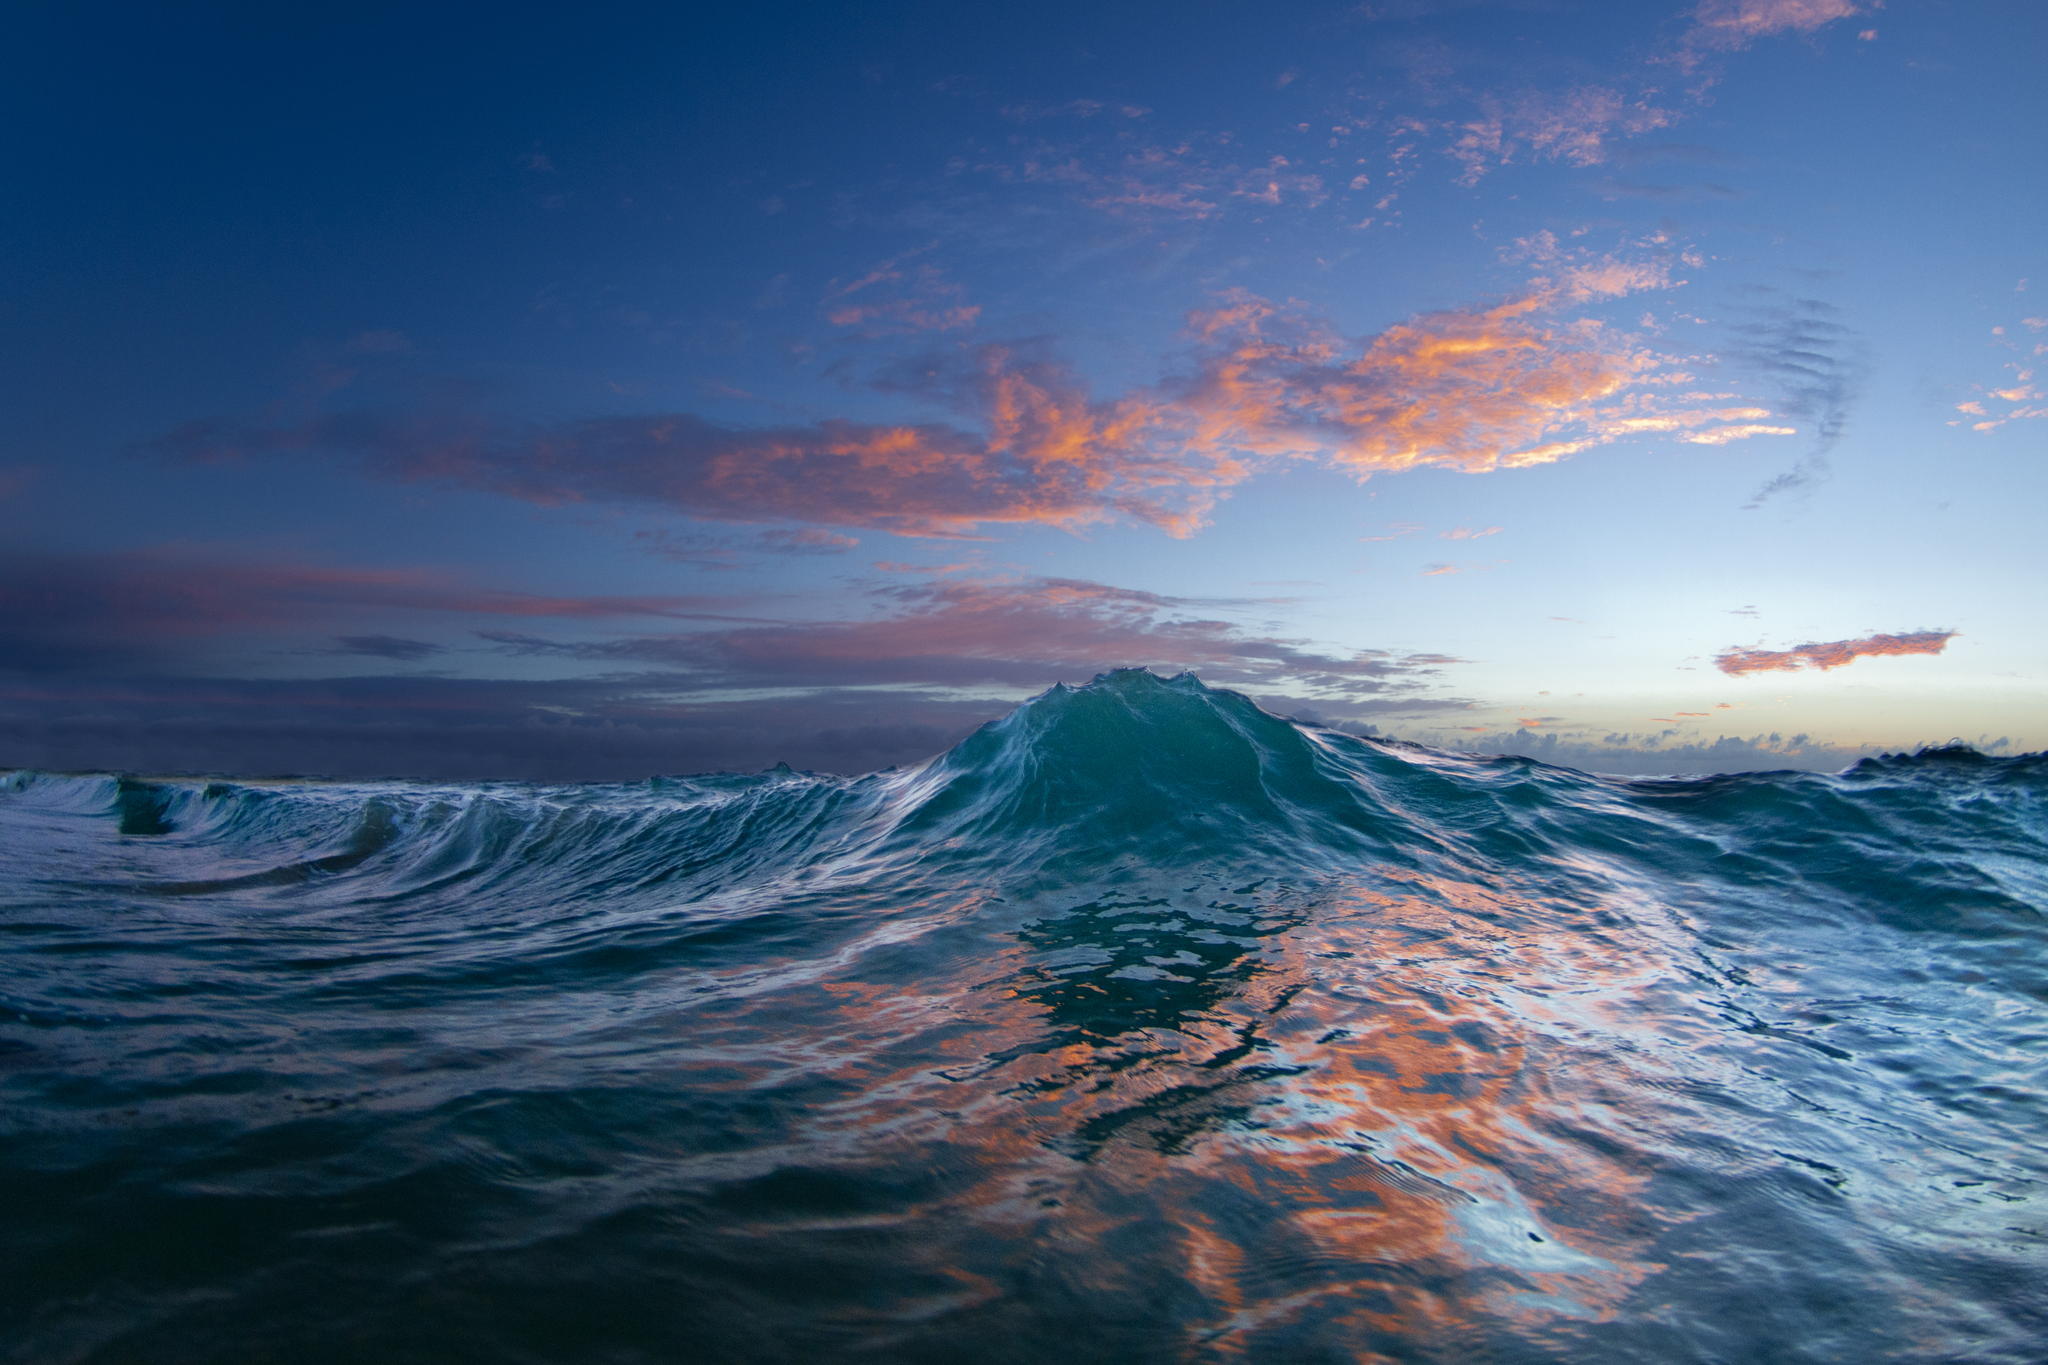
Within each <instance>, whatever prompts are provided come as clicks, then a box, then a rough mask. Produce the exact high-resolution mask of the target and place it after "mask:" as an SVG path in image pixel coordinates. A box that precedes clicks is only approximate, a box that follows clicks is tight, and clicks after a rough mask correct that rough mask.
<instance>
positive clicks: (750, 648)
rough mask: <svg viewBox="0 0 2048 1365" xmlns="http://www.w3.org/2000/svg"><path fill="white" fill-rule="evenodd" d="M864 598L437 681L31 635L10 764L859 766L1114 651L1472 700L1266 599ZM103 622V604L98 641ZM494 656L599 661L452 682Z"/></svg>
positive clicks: (4, 683)
mask: <svg viewBox="0 0 2048 1365" xmlns="http://www.w3.org/2000/svg"><path fill="white" fill-rule="evenodd" d="M116 595H118V594H116ZM370 595H371V596H373V597H376V596H377V593H376V592H375V591H374V589H373V591H372V592H371V594H370ZM350 600H353V594H351V595H350ZM379 600H381V598H380V599H379ZM868 604H869V606H870V609H871V611H872V614H871V615H869V616H868V617H866V618H865V619H853V620H847V619H844V618H839V619H817V620H804V621H789V622H756V623H753V624H737V625H704V626H700V627H698V628H695V629H689V630H676V631H673V632H669V633H662V634H638V635H627V636H617V637H613V638H608V639H588V638H583V639H557V638H551V637H549V636H545V635H541V634H536V633H534V632H533V631H531V630H528V629H505V628H495V629H493V628H486V629H481V630H477V631H475V633H473V634H472V635H470V636H469V637H468V638H469V640H470V641H471V642H472V643H471V644H470V645H469V647H467V648H461V649H456V648H446V647H443V648H441V650H440V652H441V653H443V654H445V655H446V656H447V657H448V658H449V659H451V660H455V659H460V660H461V661H462V664H463V668H462V669H450V670H447V671H445V672H443V673H440V674H437V675H433V676H426V677H423V676H420V675H417V674H403V675H394V676H381V677H362V676H348V677H341V678H318V677H273V678H242V679H233V678H223V677H220V676H219V675H218V673H217V672H208V671H206V669H205V665H206V663H207V661H208V659H209V657H210V656H209V655H208V653H207V652H206V651H205V650H203V649H199V648H198V647H197V644H196V643H195V642H194V641H192V640H190V639H188V638H184V637H180V638H177V639H172V640H167V641H163V642H160V643H163V644H166V645H171V646H182V647H181V648H166V649H155V650H137V649H133V648H130V649H127V650H125V651H108V652H103V653H101V654H99V655H96V656H94V657H91V658H86V659H73V660H72V661H71V663H72V665H73V666H72V667H70V668H68V669H62V670H57V672H59V673H60V674H61V676H52V670H51V669H50V668H48V667H43V668H36V667H32V666H25V665H24V663H23V661H22V659H21V657H20V651H19V650H18V649H17V648H14V646H15V645H16V644H17V643H18V635H19V632H15V637H17V638H9V639H8V641H7V652H6V655H5V657H6V658H7V660H8V662H9V663H10V664H11V665H12V667H11V668H8V669H0V734H4V735H5V736H6V737H7V738H6V743H5V746H4V750H0V763H13V764H28V765H37V766H57V767H65V768H91V767H104V766H109V765H117V766H120V767H122V768H125V769H129V770H134V769H138V768H158V769H172V770H188V771H189V770H201V771H239V772H247V773H255V772H281V771H283V772H309V771H311V772H327V773H334V774H339V775H358V776H362V775H377V774H406V775H413V776H424V777H486V776H503V777H525V778H552V779H565V780H566V779H577V778H621V777H640V776H645V775H646V774H647V773H649V772H651V771H670V772H676V771H685V772H687V771H704V770H706V769H711V768H730V767H740V768H759V767H761V766H764V765H765V764H767V763H770V762H773V761H775V760H776V759H787V760H789V761H791V762H794V763H798V764H800V765H803V766H815V767H823V768H830V769H834V770H839V771H862V770H866V769H869V768H873V767H877V766H880V765H881V764H884V763H895V762H905V761H909V760H913V759H917V758H922V757H925V756H927V755H929V754H931V753H935V752H937V751H938V750H940V749H942V748H944V747H945V746H946V745H947V744H949V743H951V742H952V741H953V740H955V739H958V738H959V737H960V736H961V735H963V734H964V733H966V731H967V730H968V729H971V728H972V726H973V725H974V724H976V723H979V722H980V721H982V720H987V719H990V718H992V717H993V716H995V715H998V714H1000V713H1001V712H1002V711H1003V710H1004V709H1006V708H1007V706H1008V705H1010V704H1012V703H1013V702H1014V701H1015V700H1016V699H1018V698H1019V697H1021V696H1022V695H1024V694H1026V693H1029V692H1034V691H1037V690H1040V689H1042V688H1044V687H1045V686H1047V685H1049V684H1050V683H1052V682H1053V681H1056V680H1061V679H1064V680H1066V681H1069V682H1080V681H1085V680H1086V679H1087V678H1089V677H1091V676H1093V675H1094V674H1095V673H1097V672H1100V671H1102V670H1103V669H1104V668H1107V667H1110V666H1112V665H1117V664H1145V665H1152V666H1155V667H1158V668H1161V669H1166V670H1173V669H1178V668H1182V667H1193V668H1196V669H1198V670H1199V671H1200V672H1201V673H1202V676H1203V677H1204V678H1206V679H1207V680H1209V681H1211V682H1215V683H1222V684H1226V685H1231V686H1237V687H1242V688H1245V689H1247V690H1250V691H1252V692H1253V693H1254V695H1256V696H1259V697H1260V698H1261V699H1262V700H1263V701H1264V702H1266V703H1267V704H1269V705H1271V706H1273V707H1275V708H1276V709H1278V710H1281V711H1283V712H1286V713H1292V714H1301V715H1305V716H1308V717H1310V718H1317V719H1323V718H1327V719H1331V720H1334V721H1338V722H1346V723H1357V722H1359V721H1361V720H1362V719H1363V718H1364V717H1367V716H1388V715H1420V714H1429V713H1433V712H1441V711H1450V710H1458V709H1462V708H1464V707H1466V706H1468V705H1470V703H1469V702H1467V701H1465V700H1463V699H1460V698H1457V697H1453V696H1447V695H1444V694H1443V693H1442V692H1441V691H1440V690H1439V687H1438V684H1439V682H1440V678H1441V672H1442V670H1443V669H1445V668H1446V667H1449V666H1451V665H1454V664H1456V663H1457V662H1459V661H1458V660H1457V659H1455V658H1452V657H1450V656H1448V655H1444V654H1439V653H1428V652H1400V651H1391V650H1356V651H1342V650H1330V649H1327V648H1322V647H1318V646H1316V645H1314V644H1312V643H1310V642H1307V641H1303V640H1299V639H1294V638H1291V637H1286V636H1281V635H1277V634H1274V633H1272V632H1271V631H1270V630H1269V629H1260V628H1257V627H1252V626H1247V625H1244V624H1241V623H1239V622H1237V621H1234V620H1230V619H1225V614H1226V613H1229V614H1241V613H1243V612H1244V611H1246V610H1251V609H1258V608H1262V607H1265V606H1269V605H1271V604H1270V603H1268V602H1263V601H1238V600H1233V601H1207V600H1201V599H1192V598H1180V597H1172V596H1166V595H1163V594H1158V593H1150V592H1144V591H1139V590H1135V589H1127V588H1117V587H1113V586H1110V585H1106V584H1101V583H1094V582H1088V581H1084V580H1078V579H1056V578H1006V579H964V578H951V579H946V580H943V581H932V582H918V583H911V584H893V585H885V586H878V587H874V588H872V589H870V591H869V597H868ZM145 605H146V604H136V606H137V610H140V609H141V608H142V607H143V606H145ZM258 614H259V616H261V618H262V619H263V620H264V621H265V622H267V623H268V626H269V629H270V631H271V633H272V634H273V635H275V634H278V633H281V632H284V631H287V630H290V629H293V628H296V627H299V626H301V625H303V624H304V622H303V621H302V620H299V619H293V620H290V621H283V620H278V619H275V618H274V617H273V615H272V613H271V612H270V609H269V608H268V607H267V606H265V607H262V608H261V609H260V610H259V612H258ZM4 624H6V623H5V622H0V625H4ZM109 624H110V621H109V613H108V612H107V611H105V610H102V611H101V612H100V614H99V617H98V619H97V620H96V621H93V622H91V623H89V628H88V630H87V634H88V635H98V634H100V633H103V632H105V631H106V630H107V629H108V627H109ZM472 624H473V625H474V624H479V623H472ZM333 638H335V640H336V643H337V644H338V645H339V646H340V649H339V650H338V651H335V650H328V651H305V650H299V651H291V652H290V653H289V655H288V656H286V655H281V657H294V658H297V659H301V660H303V659H308V658H311V657H313V655H314V654H315V653H335V652H345V653H350V654H356V655H360V656H363V657H367V658H385V659H390V660H392V661H394V662H401V663H411V662H415V661H416V660H417V659H419V658H423V657H426V656H427V655H429V654H433V653H435V652H436V645H435V644H433V643H432V642H430V641H427V640H416V639H412V638H410V637H407V636H398V635H381V634H354V635H343V636H338V637H333ZM45 643H47V641H45ZM479 645H481V646H482V648H479V647H478V646H479ZM490 652H495V653H497V654H499V655H501V656H504V655H510V656H518V657H524V658H531V659H537V660H545V661H548V662H549V663H550V664H551V665H553V666H554V668H553V669H551V670H550V671H559V669H560V668H561V666H564V665H576V664H581V665H586V666H588V667H589V668H590V669H591V670H592V671H591V672H590V673H589V674H588V675H586V676H572V677H557V678H540V679H536V678H532V677H521V678H483V677H471V676H458V674H459V673H461V672H463V671H465V670H467V669H473V668H475V667H477V666H478V664H479V662H480V661H482V660H484V659H486V658H487V656H488V654H489V653H490ZM47 662H48V661H47V660H45V663H47Z"/></svg>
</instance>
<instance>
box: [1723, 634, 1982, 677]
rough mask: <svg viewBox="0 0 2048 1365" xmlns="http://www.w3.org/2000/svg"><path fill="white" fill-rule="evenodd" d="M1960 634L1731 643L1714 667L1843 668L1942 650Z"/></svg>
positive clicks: (1738, 671) (1736, 670) (1735, 670)
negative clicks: (1778, 644)
mask: <svg viewBox="0 0 2048 1365" xmlns="http://www.w3.org/2000/svg"><path fill="white" fill-rule="evenodd" d="M1956 635H1957V632H1956V631H1953V630H1913V631H1905V632H1903V633H1900V634H1896V635H1866V636H1864V637H1863V638H1861V639H1857V640H1829V641H1826V642H1824V643H1816V644H1805V645H1794V646H1792V647H1791V648H1790V649H1744V648H1742V647H1740V646H1731V647H1730V648H1728V649H1724V650H1722V651H1721V652H1720V653H1719V654H1717V655H1715V656H1714V667H1716V668H1718V669H1720V670H1721V671H1722V672H1723V673H1727V674H1729V675H1731V676H1734V677H1740V676H1742V675H1744V674H1747V673H1768V672H1787V673H1789V672H1795V671H1797V670H1799V669H1802V668H1808V667H1812V668H1818V669H1823V670H1825V669H1830V668H1841V667H1842V666H1844V665H1845V664H1852V663H1854V662H1856V660H1858V659H1863V658H1874V657H1877V656H1880V655H1887V654H1939V653H1941V652H1942V650H1944V649H1945V648H1947V647H1948V642H1949V641H1950V640H1953V639H1954V638H1955V637H1956Z"/></svg>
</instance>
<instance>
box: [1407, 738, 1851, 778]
mask: <svg viewBox="0 0 2048 1365" xmlns="http://www.w3.org/2000/svg"><path fill="white" fill-rule="evenodd" d="M1467 728H1468V729H1469V728H1470V727H1467ZM1482 728H1483V727H1482ZM1677 733H1679V732H1677V731H1673V730H1665V731H1661V732H1657V731H1653V732H1650V733H1634V732H1617V733H1612V734H1607V735H1600V736H1589V735H1585V734H1581V733H1574V732H1570V731H1557V730H1532V729H1520V728H1517V729H1514V730H1503V731H1496V732H1494V733H1491V734H1487V735H1484V736H1483V737H1480V738H1476V739H1475V738H1471V737H1470V736H1469V735H1466V734H1463V733H1460V732H1459V731H1450V732H1438V733H1434V734H1430V735H1427V736H1426V737H1425V738H1426V741H1427V742H1431V743H1437V744H1442V745H1444V746H1445V747H1447V748H1454V749H1463V750H1466V751H1468V752H1473V753H1480V754H1515V755H1519V756H1522V757H1525V758H1534V759H1538V760H1540V761H1542V762H1544V763H1555V764H1560V765H1563V766H1565V767H1571V768H1580V769H1583V770H1585V771H1587V772H1596V773H1619V774H1633V775H1641V776H1672V775H1677V774H1682V773H1689V774H1701V773H1733V772H1756V771H1779V770H1783V769H1787V768H1797V769H1804V770H1807V771H1811V772H1839V771H1841V770H1842V769H1843V768H1846V767H1848V766H1849V765H1850V764H1852V763H1854V762H1856V761H1857V760H1858V759H1860V758H1866V757H1869V756H1870V755H1872V754H1876V753H1880V752H1883V750H1882V749H1880V748H1878V747H1876V746H1869V745H1864V746H1858V747H1847V746H1841V745H1833V744H1827V743H1823V742H1821V741H1818V740H1815V739H1814V738H1813V737H1812V736H1810V735H1803V734H1799V735H1790V736H1787V735H1783V734H1775V733H1773V734H1756V735H1746V736H1745V735H1719V736H1716V737H1715V738H1713V739H1687V740H1684V741H1683V742H1673V737H1674V735H1676V734H1677Z"/></svg>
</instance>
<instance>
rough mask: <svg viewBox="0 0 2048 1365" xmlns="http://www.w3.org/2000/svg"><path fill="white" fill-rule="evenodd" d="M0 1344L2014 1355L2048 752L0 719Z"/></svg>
mask: <svg viewBox="0 0 2048 1365" xmlns="http://www.w3.org/2000/svg"><path fill="white" fill-rule="evenodd" d="M0 839H4V847H5V848H6V849H7V856H6V858H5V860H4V864H0V934H4V936H5V937H4V941H5V944H6V952H5V953H4V954H0V1205H4V1206H5V1207H7V1208H9V1209H10V1210H12V1211H13V1212H12V1213H11V1215H10V1218H11V1229H10V1234H9V1236H8V1237H7V1239H5V1245H6V1251H5V1255H4V1264H0V1271H4V1276H0V1282H5V1283H7V1284H9V1285H10V1289H9V1291H8V1294H9V1296H10V1297H11V1298H12V1299H13V1300H14V1302H15V1305H16V1312H15V1313H14V1315H13V1316H14V1317H15V1318H16V1320H17V1321H19V1322H21V1323H24V1324H26V1326H25V1328H24V1329H23V1330H22V1331H20V1332H18V1333H15V1334H14V1335H15V1338H16V1340H15V1344H14V1345H12V1346H6V1345H0V1354H5V1358H8V1359H20V1360H24V1361H26V1360H36V1361H47V1360H106V1361H112V1360H126V1359H149V1360H167V1361H168V1360H238V1359H249V1358H256V1357H262V1356H267V1355H276V1354H284V1353H287V1352H289V1353H290V1354H293V1355H295V1356H301V1357H307V1358H310V1359H337V1360H339V1359H351V1360H353V1359H362V1358H364V1357H367V1356H371V1355H375V1354H383V1355H390V1356H394V1357H397V1358H403V1359H436V1360H467V1359H476V1360H493V1361H498V1360H594V1359H604V1360H642V1359H645V1360H671V1359H678V1358H690V1359H720V1360H785V1359H805V1360H810V1359H823V1358H838V1357H842V1356H845V1357H852V1356H863V1357H869V1356H873V1357H880V1358H888V1359H904V1360H920V1359H923V1360H952V1359H963V1358H969V1357H972V1358H976V1359H991V1360H1040V1359H1045V1358H1048V1357H1050V1356H1059V1357H1063V1358H1068V1359H1076V1360H1094V1359H1102V1360H1111V1359H1114V1360H1120V1361H1129V1360H1186V1359H1197V1360H1200V1359H1221V1358H1225V1357H1230V1356H1243V1357H1245V1358H1251V1359H1333V1360H1334V1359H1345V1360H1351V1359H1375V1358H1381V1359H1398V1360H1424V1361H1435V1360H1442V1361H1464V1360H1474V1359H1488V1360H1530V1361H1550V1360H1558V1361H1563V1360H1571V1361H1587V1360H1618V1361H1620V1360H1652V1359H1654V1360H1659V1361H1693V1360H1697V1361H1720V1360H1749V1359H1758V1360H1762V1359H1770V1360H1783V1361H1802V1360H1813V1361H1823V1360H1829V1361H1832V1360H1841V1359H1871V1360H1946V1359H1970V1360H1994V1361H1995V1360H2011V1361H2020V1360H2028V1359H2032V1358H2033V1357H2034V1354H2035V1348H2036V1347H2037V1345H2038V1342H2039V1341H2040V1340H2042V1339H2044V1338H2048V1295H2044V1294H2043V1293H2042V1291H2041V1288H2040V1287H2041V1285H2042V1284H2043V1283H2044V1282H2048V1281H2044V1279H2043V1276H2042V1275H2041V1270H2042V1256H2043V1247H2044V1234H2048V1225H2044V1224H2043V1223H2042V1221H2041V1215H2040V1209H2041V1199H2042V1194H2043V1190H2044V1188H2048V1187H2044V1183H2043V1182H2044V1181H2048V1157H2044V1154H2043V1148H2042V1145H2041V1143H2040V1140H2039V1134H2040V1133H2041V1132H2042V1131H2044V1130H2048V1112H2044V1110H2048V1105H2044V1099H2043V1093H2044V1091H2043V1079H2044V1078H2043V1074H2042V1071H2043V1062H2042V1058H2043V1057H2044V1055H2048V1051H2044V1049H2043V1047H2042V1043H2043V1041H2044V1038H2048V1017H2044V1009H2043V1005H2044V1002H2048V970H2044V959H2043V948H2044V946H2048V945H2044V939H2048V932H2044V918H2043V911H2044V909H2048V759H2044V757H2043V756H2041V755H2031V756H2022V757H2016V758H2008V757H1991V756H1986V755H1983V754H1979V753H1976V752H1975V751H1972V750H1968V749H1965V748H1960V747H1955V748H1945V749H1936V750H1927V751H1923V752H1921V753H1919V754H1917V755H1899V756H1889V757H1885V758H1881V759H1869V760H1865V761H1863V762H1861V763H1859V764H1857V765H1856V766H1855V767H1853V768H1850V769H1848V770H1847V771H1845V772H1842V773H1840V774H1835V775H1820V774H1812V773H1791V772H1784V773H1745V774H1735V775H1727V776H1713V777H1702V778H1696V779H1658V780H1647V781H1646V780H1621V779H1614V778H1603V777H1599V776H1595V775H1591V774H1586V773H1581V772H1576V771H1573V770H1569V769H1563V768H1557V767H1550V766H1546V765H1544V764H1541V763H1537V762H1534V761H1532V760H1527V759H1518V758H1499V757H1481V756H1473V755H1460V754H1452V753H1445V752H1440V751H1433V750H1429V749H1425V748H1421V747H1419V746H1414V745H1407V744H1401V743H1396V742H1389V741H1379V740H1369V739H1361V738H1358V737H1355V736H1351V735H1347V734H1343V733H1340V732H1337V731H1334V730H1329V729H1324V728H1320V727H1315V726H1310V725H1304V724H1299V723H1296V722H1291V721H1287V720H1283V719H1281V718H1279V717H1276V716H1273V715H1270V714H1268V713H1266V712H1263V711H1261V710H1260V709H1259V708H1258V707H1257V706H1255V705H1254V704H1253V703H1251V702H1250V701H1248V700H1246V699H1245V698H1243V697H1241V696H1238V695H1236V694H1234V693H1229V692H1225V691H1220V690H1215V689H1210V688H1207V687H1205V686H1204V685H1203V684H1201V683H1200V682H1199V681H1197V680H1196V679H1194V678H1193V677H1190V676H1185V675H1184V676H1182V677H1178V678H1172V679H1166V678H1161V677H1158V676H1156V675H1154V674H1151V673H1149V672H1144V671H1141V670H1120V671H1117V672H1114V673H1110V674H1107V675H1104V676H1103V677H1101V678H1098V679H1097V680H1096V681H1095V682H1093V683H1091V684H1089V685H1087V686H1085V687H1079V688H1072V689H1069V688H1065V687H1058V688H1055V689H1053V690H1052V691H1051V692H1049V693H1046V694H1044V695H1042V696H1040V697H1039V698H1037V699H1035V700H1033V701H1032V702H1029V703H1027V704H1025V705H1024V706H1022V707H1020V708H1018V709H1017V710H1016V711H1014V712H1013V713H1011V714H1010V715H1009V716H1007V717H1005V718H1004V719H1002V720H999V721H997V722H994V723H992V724H990V725H988V726H985V727H983V728H982V729H981V730H979V731H977V732H976V733H975V734H974V735H972V736H970V737H969V738H967V739H966V740H964V741H963V742H962V743H960V744H959V745H957V746H955V747H954V748H953V749H951V750H949V751H948V752H946V753H945V754H942V755H940V756H938V757H936V758H934V759H932V760H930V761H929V762H927V763H924V764H921V765H917V766H915V767H913V768H909V769H906V770H902V771H892V772H887V773H880V774H871V775H869V776H865V777H859V778H840V777H831V776H820V775H816V774H806V773H795V772H790V771H788V770H786V769H778V770H775V771H771V772H767V773H760V774H751V775H736V774H723V775H712V776H703V777H676V778H660V779H655V780H652V781H649V782H647V783H644V784H638V785H609V786H601V785H594V786H580V787H548V786H533V785H524V784H510V783H500V784H481V785H472V786H461V785H447V784H424V783H405V782H378V783H361V782H357V783H328V782H314V781H304V782H266V783H257V782H246V781H229V780H198V779H141V778H135V777H115V776H62V775H47V774H35V773H13V774H8V775H6V776H4V777H0Z"/></svg>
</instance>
